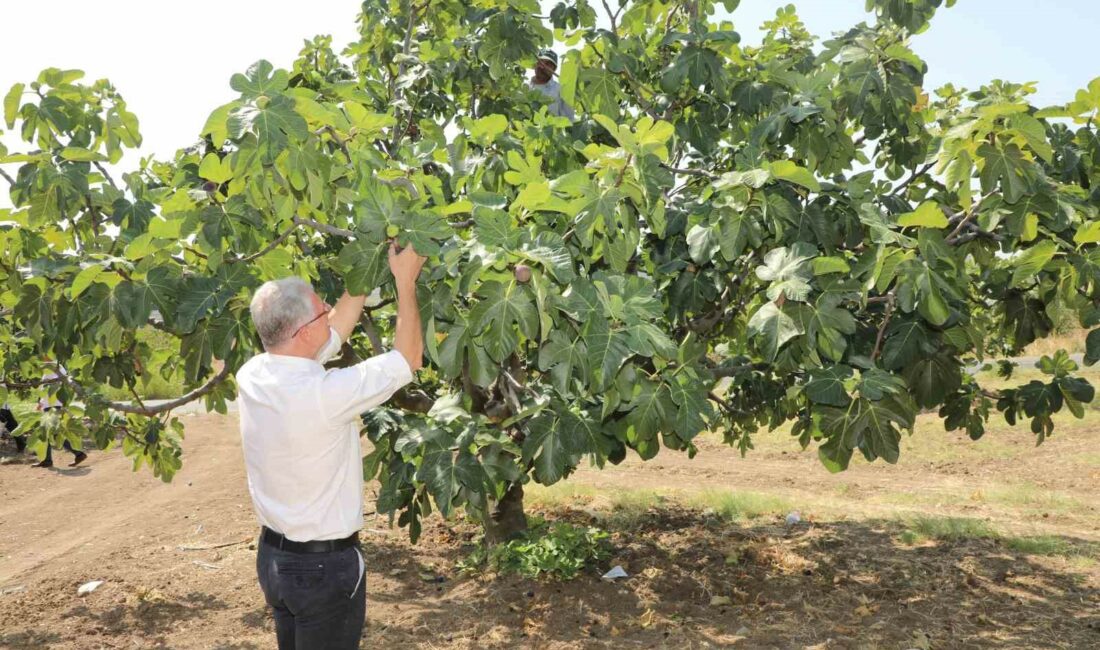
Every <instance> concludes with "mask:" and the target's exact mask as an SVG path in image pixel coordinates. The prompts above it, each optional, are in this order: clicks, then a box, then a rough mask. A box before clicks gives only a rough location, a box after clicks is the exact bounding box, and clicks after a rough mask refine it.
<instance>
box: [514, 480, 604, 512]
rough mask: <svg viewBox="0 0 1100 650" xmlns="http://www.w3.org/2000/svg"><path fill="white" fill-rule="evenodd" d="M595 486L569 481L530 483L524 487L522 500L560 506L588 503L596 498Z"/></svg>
mask: <svg viewBox="0 0 1100 650" xmlns="http://www.w3.org/2000/svg"><path fill="white" fill-rule="evenodd" d="M597 494H598V492H597V491H596V488H594V487H590V486H587V485H581V484H579V483H574V482H571V481H558V482H557V483H555V484H553V485H549V486H547V485H538V484H535V483H532V484H531V485H530V486H525V487H524V493H523V498H524V501H525V502H526V503H528V504H531V505H541V506H562V505H576V504H578V503H588V502H590V501H592V500H593V499H595V498H596V496H597Z"/></svg>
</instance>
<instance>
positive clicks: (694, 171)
mask: <svg viewBox="0 0 1100 650" xmlns="http://www.w3.org/2000/svg"><path fill="white" fill-rule="evenodd" d="M661 167H664V168H665V169H667V170H668V171H670V172H672V173H674V174H687V175H688V176H700V177H702V178H706V179H710V180H714V179H716V178H718V176H717V175H716V174H712V173H710V172H708V171H704V170H702V169H686V168H683V167H673V166H671V165H666V164H664V163H661Z"/></svg>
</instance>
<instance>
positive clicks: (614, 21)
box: [600, 0, 623, 38]
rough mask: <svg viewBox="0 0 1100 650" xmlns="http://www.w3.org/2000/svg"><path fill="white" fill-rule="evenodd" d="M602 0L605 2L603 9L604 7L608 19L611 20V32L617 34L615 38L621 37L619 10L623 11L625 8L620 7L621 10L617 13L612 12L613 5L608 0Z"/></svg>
mask: <svg viewBox="0 0 1100 650" xmlns="http://www.w3.org/2000/svg"><path fill="white" fill-rule="evenodd" d="M600 1H601V2H603V9H604V11H606V12H607V19H608V20H609V21H611V33H612V34H614V35H615V38H618V37H619V24H618V20H619V12H620V11H622V10H623V8H622V7H619V11H616V12H615V13H611V7H610V6H609V5H608V4H607V0H600Z"/></svg>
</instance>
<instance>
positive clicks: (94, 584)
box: [76, 580, 104, 596]
mask: <svg viewBox="0 0 1100 650" xmlns="http://www.w3.org/2000/svg"><path fill="white" fill-rule="evenodd" d="M103 582H104V581H103V580H92V581H91V582H85V583H84V584H82V585H80V588H79V589H77V590H76V595H78V596H85V595H87V594H90V593H92V592H93V591H95V590H96V589H99V588H100V586H102V585H103Z"/></svg>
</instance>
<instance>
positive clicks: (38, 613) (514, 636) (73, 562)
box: [0, 415, 1100, 649]
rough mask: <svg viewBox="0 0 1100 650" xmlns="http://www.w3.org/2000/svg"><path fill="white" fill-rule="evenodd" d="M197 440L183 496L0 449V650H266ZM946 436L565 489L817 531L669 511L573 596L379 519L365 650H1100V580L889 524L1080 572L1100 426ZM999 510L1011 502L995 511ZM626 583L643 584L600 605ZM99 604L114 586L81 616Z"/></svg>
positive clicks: (112, 471) (661, 470) (470, 531)
mask: <svg viewBox="0 0 1100 650" xmlns="http://www.w3.org/2000/svg"><path fill="white" fill-rule="evenodd" d="M1085 422H1086V423H1089V422H1090V421H1089V420H1086V421H1085ZM187 425H188V426H187V438H186V441H185V461H184V467H183V469H182V470H181V471H180V472H179V474H178V475H177V476H176V478H175V480H174V481H173V482H172V483H170V484H165V483H162V482H160V481H159V480H157V479H154V478H153V477H152V476H151V475H150V474H149V473H148V471H147V470H142V471H139V472H137V473H134V472H132V471H131V462H130V461H129V460H127V459H126V458H124V457H123V456H122V454H121V452H120V451H118V450H112V451H108V452H104V453H94V454H92V456H91V458H90V459H89V460H88V462H87V463H86V465H85V466H82V467H80V468H77V469H73V470H68V469H54V470H41V469H32V468H31V467H30V466H29V461H24V459H21V458H17V457H15V456H14V449H13V448H12V447H10V446H8V445H7V443H4V446H0V461H4V464H2V465H0V648H35V649H37V648H65V649H73V648H79V649H85V648H221V649H229V648H239V649H243V648H273V647H274V646H275V644H274V628H273V625H272V620H271V617H270V615H269V614H268V613H267V611H266V610H265V608H264V606H263V602H262V598H261V595H260V592H259V587H258V585H257V584H256V579H255V573H254V560H255V550H254V545H253V537H254V536H255V534H256V525H255V522H254V519H253V515H252V511H251V505H250V502H249V499H248V493H247V487H246V484H245V478H244V469H243V464H242V461H241V453H240V444H239V435H238V431H237V421H236V418H235V417H234V416H232V415H231V416H226V417H222V416H216V415H208V416H195V417H190V418H188V419H187ZM918 435H919V434H918ZM935 435H936V436H937V437H934V438H930V440H933V442H930V443H927V444H926V443H924V442H921V443H920V444H918V443H916V442H914V443H912V445H916V446H915V447H913V446H912V445H911V448H910V449H908V450H907V452H908V455H907V453H905V452H903V454H902V461H901V463H900V464H899V465H898V466H893V467H891V466H886V465H884V464H881V463H880V464H875V465H867V464H856V466H855V467H853V469H852V470H851V471H849V472H847V473H845V474H841V475H837V476H831V475H829V474H827V473H826V472H825V471H824V470H823V469H822V468H821V467H820V465H819V464H818V463H817V461H816V459H815V458H814V457H813V456H812V454H809V453H806V454H803V453H798V452H797V451H796V450H797V448H796V447H795V445H794V444H793V442H792V441H790V440H789V439H782V438H780V437H778V436H772V437H770V438H769V437H765V438H762V439H761V444H760V448H759V449H757V450H756V451H754V452H750V454H749V457H748V459H747V460H742V459H741V458H740V455H739V454H738V453H737V452H736V451H735V450H731V449H729V448H727V447H725V446H723V445H721V444H720V443H719V442H717V440H716V439H715V438H708V439H707V440H704V441H703V442H702V445H701V447H702V450H701V453H700V455H699V456H698V457H697V458H696V459H694V460H689V459H687V458H686V457H685V456H682V455H678V454H674V453H668V452H662V454H661V455H660V456H659V457H658V458H657V459H655V460H654V461H651V462H649V463H641V462H638V461H636V460H628V461H627V462H625V463H623V464H622V465H620V466H618V467H613V468H609V469H607V470H604V471H596V470H591V469H587V468H586V469H582V470H580V471H578V472H577V474H576V475H574V476H573V477H571V478H570V479H569V481H570V482H573V483H575V484H577V485H580V486H586V488H587V489H588V493H587V494H589V495H591V494H592V493H595V494H596V495H597V497H603V496H605V495H606V496H607V497H608V498H610V495H613V494H614V493H615V492H616V491H621V490H638V489H642V490H650V491H652V492H654V493H656V494H658V495H662V494H665V493H668V494H689V493H691V492H692V491H699V490H701V489H704V488H705V489H724V490H744V491H753V492H763V493H768V494H774V495H778V496H781V497H782V498H784V499H786V500H789V501H791V502H792V503H795V504H799V505H800V507H801V508H802V511H803V515H804V520H803V521H802V522H801V523H799V524H797V525H794V526H788V525H787V524H786V523H785V522H784V520H783V513H778V514H777V515H775V516H771V515H769V516H765V517H761V518H759V519H754V520H751V521H744V522H731V521H729V520H725V519H722V518H720V517H718V516H715V515H713V514H708V513H706V512H703V511H700V510H698V509H687V508H684V507H682V506H680V505H677V502H676V501H675V500H672V501H668V502H658V503H657V504H656V505H654V506H653V507H649V508H646V509H645V510H644V511H643V512H642V513H641V514H640V515H638V516H636V517H635V518H634V519H633V520H631V521H630V522H628V523H626V524H624V525H623V526H622V527H620V528H615V529H613V530H612V542H613V547H614V556H613V557H612V558H611V560H610V561H609V562H608V563H607V564H606V565H605V566H601V567H595V568H593V569H592V570H591V571H590V572H588V573H586V574H584V575H582V576H581V577H579V578H578V579H576V580H574V581H572V582H567V583H558V582H544V581H532V580H526V579H521V578H516V577H496V576H492V575H480V576H467V575H463V574H461V573H459V572H458V571H457V570H456V569H455V564H456V562H458V561H459V560H460V559H462V558H463V557H464V556H465V555H466V554H467V553H468V552H469V550H470V548H471V543H472V541H473V540H474V539H475V536H476V533H477V529H476V527H475V526H474V525H472V524H470V523H467V522H463V521H451V522H444V521H442V520H440V519H439V518H438V517H433V518H431V519H429V521H428V523H427V525H426V526H425V532H424V535H423V537H422V539H421V541H420V543H419V544H418V545H416V546H411V545H409V543H408V542H407V539H406V535H405V531H403V530H399V529H390V528H388V526H387V525H386V521H385V520H384V519H382V518H379V517H375V516H368V518H367V528H366V529H365V531H364V534H363V538H364V550H365V554H366V557H367V558H368V594H369V596H368V623H367V629H366V631H365V634H364V639H363V645H362V647H364V648H376V647H410V648H440V649H443V648H447V649H450V648H456V649H457V648H554V649H557V648H588V647H594V648H599V647H609V648H631V647H639V648H719V647H734V648H777V649H786V648H852V649H855V648H867V649H870V648H876V649H877V648H899V649H906V648H1021V649H1023V648H1029V649H1030V648H1074V649H1085V648H1096V647H1100V568H1098V563H1097V561H1096V559H1095V557H1094V556H1090V555H1089V554H1088V553H1087V552H1085V551H1082V556H1081V557H1065V556H1038V555H1025V554H1022V553H1019V552H1016V551H1013V550H1011V549H1010V548H1009V547H1008V546H1007V545H1006V544H1005V543H1004V542H1003V541H998V540H995V539H962V540H959V541H955V542H934V541H926V542H920V543H909V544H906V543H903V542H902V541H901V540H900V539H899V535H900V534H901V533H902V532H903V531H904V530H905V523H904V521H899V520H898V519H897V516H896V515H897V513H898V512H901V511H905V512H910V513H918V514H920V513H923V514H926V515H935V516H939V515H945V514H950V515H962V516H969V517H977V518H980V519H987V520H989V521H991V522H992V523H993V524H995V525H997V526H998V527H999V528H1001V529H1004V530H1006V531H1009V532H1016V533H1019V534H1029V535H1031V534H1043V535H1050V536H1053V537H1055V538H1058V539H1060V540H1062V541H1063V542H1064V543H1065V544H1067V545H1069V546H1070V547H1072V548H1081V549H1085V548H1088V547H1089V544H1090V543H1093V542H1095V541H1096V540H1098V539H1100V528H1098V526H1100V521H1098V520H1100V516H1098V513H1097V507H1098V506H1100V463H1097V462H1096V461H1097V456H1096V453H1095V452H1094V451H1093V449H1094V446H1093V441H1094V439H1095V435H1094V429H1093V424H1089V425H1088V426H1086V425H1085V424H1079V425H1078V426H1077V427H1076V428H1074V427H1072V426H1070V427H1066V428H1063V429H1060V430H1059V434H1058V435H1057V436H1056V437H1055V438H1054V439H1052V440H1050V441H1049V442H1047V443H1046V444H1045V445H1043V447H1041V448H1039V449H1038V450H1034V449H1033V446H1034V440H1033V439H1032V438H1030V435H1029V434H1027V433H1026V431H1023V430H1022V429H1021V430H1019V431H1016V430H1013V431H1010V432H1000V433H999V435H998V436H997V438H996V439H995V440H990V441H988V442H987V441H982V443H979V444H978V445H975V444H974V443H971V442H969V441H964V440H959V439H958V438H957V436H950V435H947V434H942V432H940V433H938V434H935ZM913 440H917V438H916V437H914V439H913ZM982 445H985V446H982ZM55 460H57V461H62V460H66V455H65V454H63V453H60V454H56V455H55ZM1021 486H1022V487H1021ZM1005 490H1008V492H1007V493H1008V494H1010V495H1014V496H1012V497H1011V498H1005V497H997V496H996V495H997V494H1001V493H1005ZM1012 490H1016V491H1012ZM983 495H988V496H983ZM370 503H371V501H369V500H368V504H370ZM544 503H546V505H541V506H538V507H537V508H536V509H537V510H538V511H539V514H541V515H542V516H545V517H547V518H556V519H568V520H571V521H575V522H578V523H588V522H592V521H597V522H604V523H606V522H607V521H608V520H607V519H606V518H605V517H604V516H603V515H602V514H601V507H602V506H601V504H600V503H599V498H578V499H560V498H559V499H557V500H556V501H544ZM1048 504H1049V506H1050V507H1049V508H1048V507H1047V505H1048ZM368 509H371V506H370V505H368ZM1047 510H1049V511H1047ZM1044 515H1046V516H1044ZM215 546H217V548H212V547H215ZM196 548H197V549H199V550H189V549H196ZM616 564H619V565H622V566H623V567H624V568H625V569H626V570H627V571H628V573H629V574H630V576H631V577H630V578H628V579H626V580H623V581H619V582H616V583H609V582H606V581H601V580H600V579H599V574H600V572H601V571H603V570H606V569H607V568H609V567H610V566H613V565H616ZM426 578H427V579H426ZM435 578H442V579H443V581H442V582H439V581H438V580H436V579H435ZM91 580H103V581H105V583H104V584H103V585H102V586H101V587H99V588H98V589H97V590H96V591H95V592H93V593H91V594H89V595H86V596H83V597H81V596H78V595H77V588H78V587H79V586H80V585H81V584H83V583H86V582H88V581H91ZM715 598H718V600H715ZM725 599H728V601H727V600H725ZM712 603H714V604H712Z"/></svg>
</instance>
